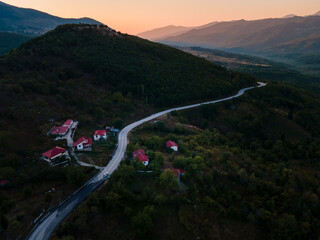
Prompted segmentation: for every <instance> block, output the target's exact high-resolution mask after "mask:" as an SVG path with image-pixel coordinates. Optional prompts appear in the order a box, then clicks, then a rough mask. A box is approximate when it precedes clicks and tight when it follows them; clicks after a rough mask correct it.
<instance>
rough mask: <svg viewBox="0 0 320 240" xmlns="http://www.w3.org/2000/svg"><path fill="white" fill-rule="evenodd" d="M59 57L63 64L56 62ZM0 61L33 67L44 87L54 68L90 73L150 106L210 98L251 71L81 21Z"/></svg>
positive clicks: (232, 86) (94, 80)
mask: <svg viewBox="0 0 320 240" xmlns="http://www.w3.org/2000/svg"><path fill="white" fill-rule="evenodd" d="M49 57H50V58H51V59H48V58H49ZM53 57H54V58H55V60H53V59H52V58H53ZM60 61H63V62H65V63H66V64H63V65H64V66H63V67H62V66H57V65H58V64H59V63H60ZM70 63H72V65H73V66H70ZM4 65H5V66H7V67H9V68H10V69H11V70H13V71H16V70H17V71H20V69H21V67H22V68H23V72H24V73H28V72H37V74H36V75H37V78H38V79H39V78H41V77H40V76H42V77H45V78H46V79H45V81H44V82H41V80H40V81H38V84H46V85H47V87H44V88H48V87H50V85H51V84H55V83H56V81H55V80H56V79H52V78H55V77H57V74H56V72H55V71H54V70H55V69H57V68H60V70H61V71H64V72H65V75H64V78H77V77H79V76H75V75H77V74H80V75H81V74H84V73H87V74H91V76H92V79H90V83H93V84H95V86H99V87H107V88H108V89H112V90H117V91H121V92H122V93H123V94H124V95H126V94H127V93H128V92H130V93H131V94H132V95H133V96H135V97H137V98H139V99H143V100H144V101H145V102H146V103H150V104H152V105H154V106H173V105H177V104H182V103H185V102H186V101H189V102H190V101H199V100H203V99H210V98H214V97H217V96H222V95H225V94H229V93H231V92H233V91H235V90H237V89H239V88H240V87H241V86H245V85H252V84H254V83H255V79H253V78H251V77H248V76H245V75H241V74H236V73H233V72H229V71H226V70H225V69H224V68H222V67H219V66H217V65H214V64H211V63H209V62H207V61H205V60H202V59H199V58H196V57H193V56H191V55H189V54H185V53H183V52H181V51H178V50H175V49H172V48H169V47H166V46H163V45H160V44H156V43H152V42H149V41H146V40H142V39H140V38H137V37H134V36H129V35H123V34H120V33H117V32H113V31H112V30H109V29H107V28H104V27H102V28H97V27H94V26H91V27H89V26H86V25H82V26H78V25H65V26H62V27H58V28H57V29H56V30H55V31H53V32H50V33H48V34H46V35H45V36H43V37H40V38H37V39H34V40H32V41H30V42H28V43H26V44H25V45H23V46H22V47H21V48H20V49H19V50H18V51H17V52H16V53H14V54H11V55H10V56H8V57H7V58H5V59H4ZM61 68H62V69H61ZM79 71H80V72H79ZM68 75H69V76H68ZM21 82H22V81H20V83H21Z"/></svg>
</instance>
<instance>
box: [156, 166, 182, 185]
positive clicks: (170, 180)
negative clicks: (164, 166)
mask: <svg viewBox="0 0 320 240" xmlns="http://www.w3.org/2000/svg"><path fill="white" fill-rule="evenodd" d="M158 181H159V185H160V186H161V187H164V188H166V189H169V190H177V189H178V181H177V176H176V175H174V173H173V171H171V170H166V171H165V172H163V173H161V175H160V177H159V180H158Z"/></svg>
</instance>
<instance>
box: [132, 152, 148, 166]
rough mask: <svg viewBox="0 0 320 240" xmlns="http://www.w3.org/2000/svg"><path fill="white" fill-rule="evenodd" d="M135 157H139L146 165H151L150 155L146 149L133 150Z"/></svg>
mask: <svg viewBox="0 0 320 240" xmlns="http://www.w3.org/2000/svg"><path fill="white" fill-rule="evenodd" d="M132 156H133V159H135V158H138V159H139V160H140V161H141V162H142V163H143V164H144V165H145V166H148V165H149V157H148V156H147V154H146V152H145V151H144V150H136V151H134V152H132Z"/></svg>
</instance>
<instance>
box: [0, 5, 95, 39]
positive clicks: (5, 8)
mask: <svg viewBox="0 0 320 240" xmlns="http://www.w3.org/2000/svg"><path fill="white" fill-rule="evenodd" d="M66 23H87V24H100V22H98V21H96V20H94V19H90V18H80V19H73V18H69V19H67V18H59V17H55V16H52V15H50V14H47V13H44V12H40V11H37V10H34V9H27V8H19V7H14V6H11V5H9V4H6V3H3V2H0V31H1V32H14V33H21V34H30V35H41V34H44V33H46V32H48V31H49V30H52V29H54V28H55V27H56V26H58V25H60V24H66Z"/></svg>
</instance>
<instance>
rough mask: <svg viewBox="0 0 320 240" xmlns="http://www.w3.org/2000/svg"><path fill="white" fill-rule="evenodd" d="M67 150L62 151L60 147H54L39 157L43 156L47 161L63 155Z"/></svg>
mask: <svg viewBox="0 0 320 240" xmlns="http://www.w3.org/2000/svg"><path fill="white" fill-rule="evenodd" d="M66 151H67V150H66V149H64V148H61V147H55V148H52V149H50V150H49V151H47V152H44V153H42V154H41V155H42V156H44V157H47V158H49V159H51V158H54V157H55V156H57V155H59V154H61V153H64V152H66Z"/></svg>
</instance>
